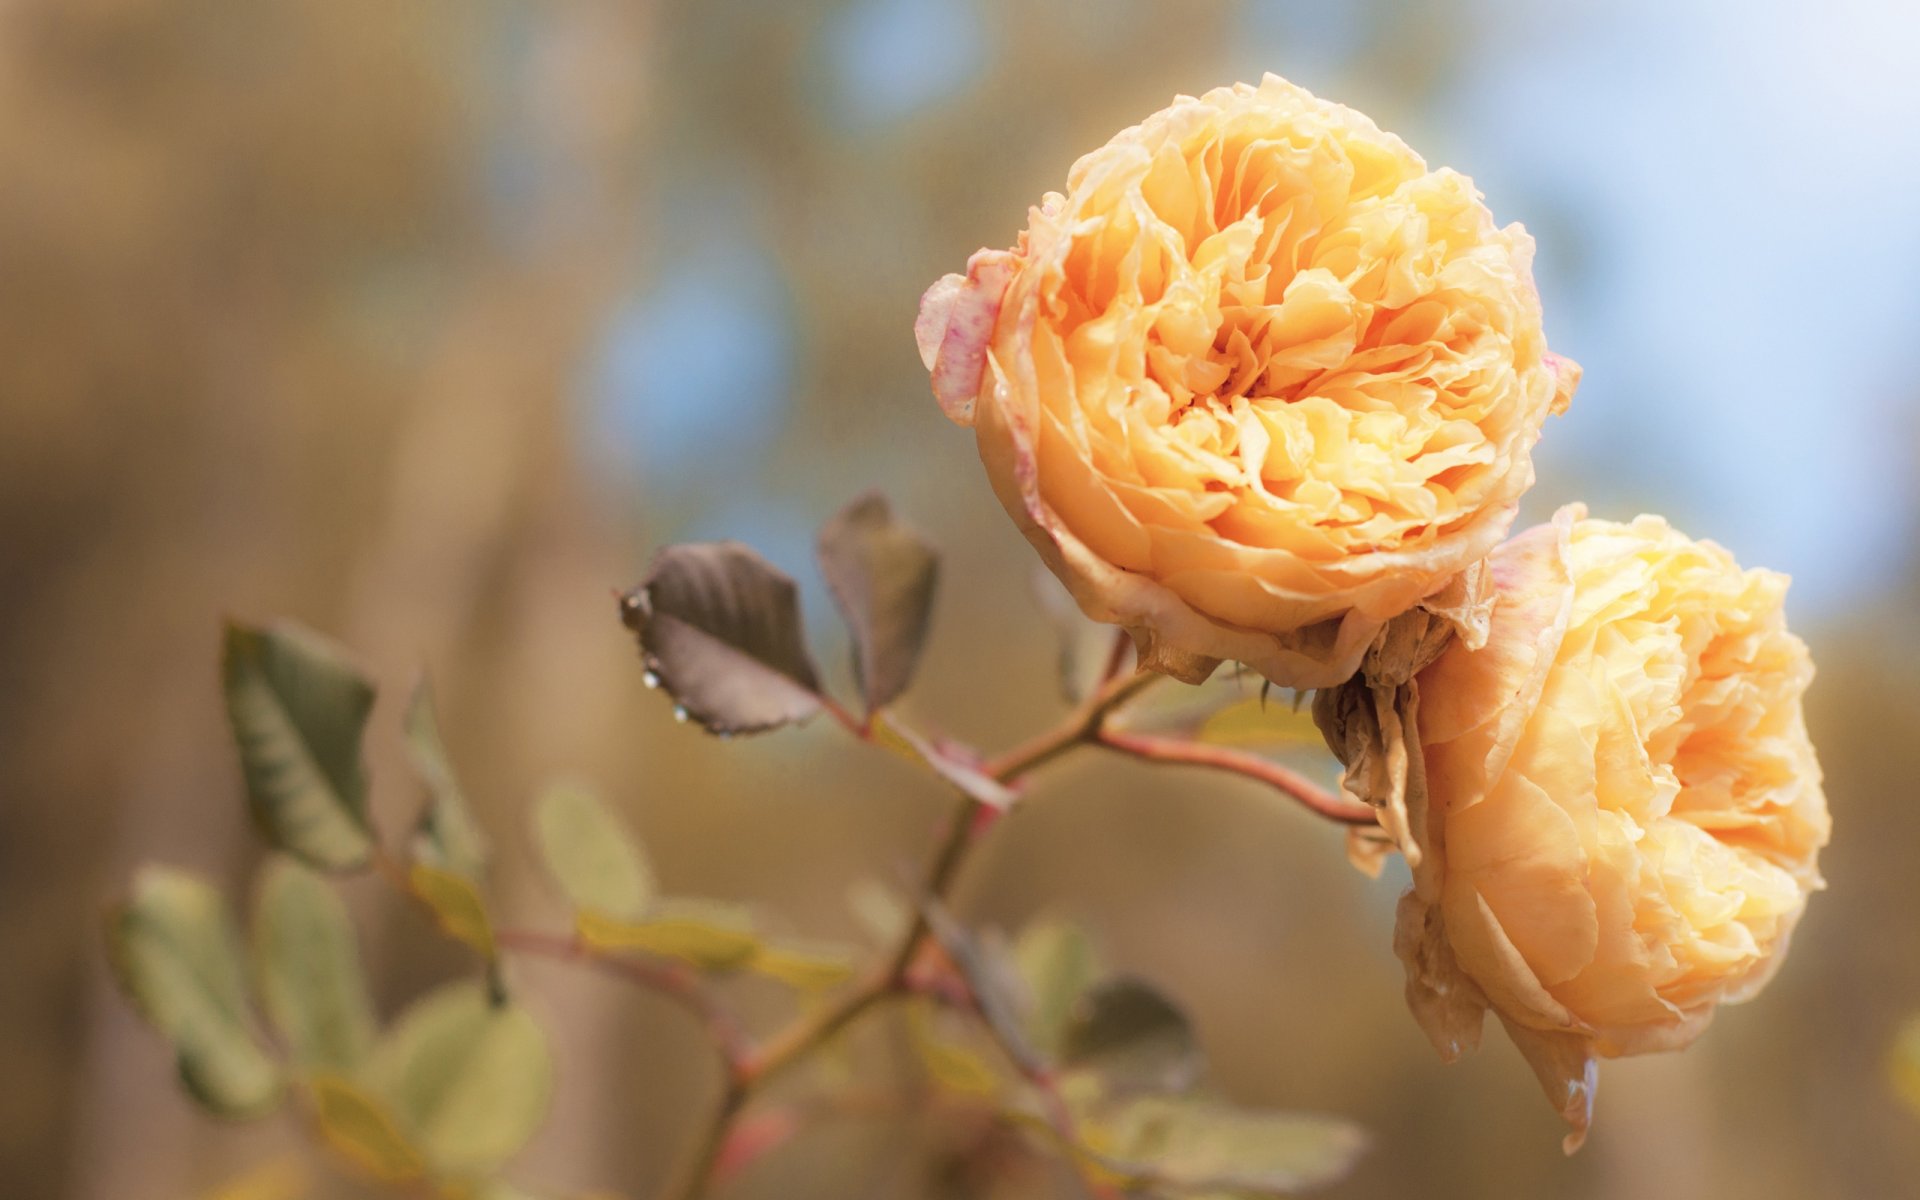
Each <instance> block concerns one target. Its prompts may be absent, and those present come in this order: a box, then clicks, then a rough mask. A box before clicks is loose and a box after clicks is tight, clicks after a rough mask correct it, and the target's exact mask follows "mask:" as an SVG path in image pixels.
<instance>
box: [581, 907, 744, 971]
mask: <svg viewBox="0 0 1920 1200" xmlns="http://www.w3.org/2000/svg"><path fill="white" fill-rule="evenodd" d="M576 927H577V928H578V930H579V933H580V937H581V939H582V940H583V941H585V942H586V943H587V944H588V945H590V946H594V947H596V948H598V949H602V950H642V951H645V952H646V953H648V954H658V955H660V956H662V957H665V958H677V959H680V960H681V961H683V962H686V963H690V964H692V965H693V966H695V967H698V968H700V969H701V970H703V971H731V970H735V969H738V968H740V967H745V966H748V965H749V964H750V963H751V962H752V961H753V959H754V958H755V956H756V955H758V954H759V953H760V938H759V935H758V934H756V933H754V931H753V921H752V919H751V917H750V916H749V915H748V914H747V912H746V910H745V909H742V908H739V907H738V906H735V905H730V904H720V903H716V902H713V901H705V900H669V901H666V902H664V903H662V904H660V905H658V906H656V907H655V909H654V910H653V912H652V913H651V914H650V915H649V916H647V917H646V918H645V919H644V920H639V921H622V920H616V919H613V918H609V917H606V916H603V915H602V914H600V913H598V912H595V911H593V910H591V909H589V910H585V911H582V912H581V913H580V915H579V918H578V922H577V926H576Z"/></svg>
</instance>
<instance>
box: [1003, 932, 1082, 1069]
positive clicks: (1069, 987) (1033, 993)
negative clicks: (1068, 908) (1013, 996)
mask: <svg viewBox="0 0 1920 1200" xmlns="http://www.w3.org/2000/svg"><path fill="white" fill-rule="evenodd" d="M1013 960H1014V966H1015V967H1016V968H1017V969H1018V971H1019V973H1020V977H1021V979H1022V980H1024V981H1025V983H1026V987H1027V995H1028V997H1029V999H1030V1000H1031V1002H1032V1003H1031V1004H1030V1006H1029V1011H1028V1014H1027V1031H1028V1034H1029V1036H1031V1037H1032V1039H1033V1044H1034V1046H1035V1048H1036V1049H1038V1050H1039V1051H1040V1053H1041V1054H1043V1055H1046V1056H1048V1057H1055V1056H1057V1055H1059V1053H1060V1048H1061V1043H1062V1040H1063V1039H1064V1038H1065V1036H1066V1031H1067V1024H1068V1022H1069V1021H1070V1020H1071V1019H1072V1016H1073V1012H1074V1005H1075V1003H1076V1002H1078V1001H1079V999H1080V997H1081V996H1082V995H1083V994H1084V993H1085V992H1086V991H1087V989H1088V988H1089V987H1090V986H1092V984H1093V981H1094V980H1095V979H1096V978H1097V977H1098V976H1099V975H1100V972H1101V968H1100V959H1099V955H1098V953H1097V952H1096V951H1095V949H1094V945H1093V940H1092V939H1091V938H1089V937H1088V936H1087V931H1086V930H1085V929H1082V928H1081V927H1080V926H1079V925H1077V924H1075V923H1073V922H1071V921H1064V920H1050V921H1035V922H1033V923H1032V924H1030V925H1028V926H1027V927H1026V928H1025V929H1023V930H1021V931H1020V937H1019V939H1018V940H1017V941H1015V942H1014V946H1013Z"/></svg>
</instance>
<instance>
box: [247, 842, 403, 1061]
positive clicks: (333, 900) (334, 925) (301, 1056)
mask: <svg viewBox="0 0 1920 1200" xmlns="http://www.w3.org/2000/svg"><path fill="white" fill-rule="evenodd" d="M253 962H254V974H255V977H256V978H257V980H258V983H259V989H260V1000H261V1005H262V1007H264V1008H265V1009H266V1013H267V1017H268V1019H269V1020H270V1021H272V1023H273V1027H274V1029H275V1031H276V1032H278V1033H279V1035H280V1039H281V1040H282V1041H283V1042H285V1043H286V1045H287V1048H288V1049H289V1051H291V1053H292V1055H293V1061H294V1062H295V1063H296V1064H297V1065H298V1066H300V1067H302V1068H305V1069H307V1070H310V1071H311V1070H327V1071H336V1072H350V1071H352V1070H354V1069H355V1068H356V1067H358V1066H359V1065H360V1063H361V1061H362V1060H363V1059H364V1058H365V1057H366V1055H367V1051H368V1049H369V1048H371V1047H372V1045H373V1036H374V1029H375V1021H374V1015H373V1000H372V998H371V997H370V996H369V995H368V993H367V983H366V978H365V977H364V976H363V975H362V973H361V970H360V947H359V942H358V940H357V939H356V937H355V935H354V930H353V922H352V921H351V920H350V919H349V918H348V916H347V909H346V905H344V904H342V903H341V902H340V897H339V896H337V895H335V894H334V891H333V888H332V887H330V886H329V885H328V884H327V882H326V881H325V880H323V879H322V878H321V877H320V876H318V875H316V874H315V873H314V872H313V871H312V870H310V869H308V868H307V867H304V866H302V865H300V864H299V863H297V862H294V861H293V860H291V859H286V858H277V859H275V860H273V861H271V862H269V863H268V864H267V868H266V871H265V873H264V874H263V875H262V876H261V879H260V886H259V891H258V894H257V895H256V896H255V898H254V909H253Z"/></svg>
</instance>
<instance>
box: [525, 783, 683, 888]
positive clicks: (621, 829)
mask: <svg viewBox="0 0 1920 1200" xmlns="http://www.w3.org/2000/svg"><path fill="white" fill-rule="evenodd" d="M533 819H534V833H535V836H536V837H537V838H538V839H539V842H540V853H541V856H542V857H543V858H544V859H545V860H546V864H547V871H548V872H549V873H550V874H551V875H552V876H553V879H554V882H555V883H558V884H559V885H560V890H561V891H563V892H565V893H566V896H567V899H568V900H570V901H572V902H573V906H574V907H575V908H577V909H580V910H582V911H592V912H597V913H599V914H601V915H603V916H607V917H615V918H619V919H622V920H633V919H637V918H639V917H641V916H644V915H645V914H646V911H647V909H648V908H649V907H650V906H651V905H652V904H653V900H654V882H653V869H652V868H651V867H650V866H648V864H647V859H646V855H645V853H644V852H643V851H642V850H641V849H640V844H639V843H638V842H637V841H635V840H634V837H633V835H632V834H631V833H630V832H628V830H627V826H626V823H625V822H623V821H621V820H620V819H619V818H618V817H616V816H614V815H613V812H612V811H611V810H610V809H608V808H607V806H606V805H605V804H604V803H602V802H601V800H600V798H599V797H598V796H596V795H594V794H593V793H592V792H589V791H585V790H583V789H581V788H577V787H557V788H553V789H550V790H549V791H548V792H547V793H546V794H545V795H544V796H542V797H541V798H540V802H539V804H538V805H537V806H536V807H535V808H534V813H533Z"/></svg>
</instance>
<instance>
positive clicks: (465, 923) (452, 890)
mask: <svg viewBox="0 0 1920 1200" xmlns="http://www.w3.org/2000/svg"><path fill="white" fill-rule="evenodd" d="M407 885H408V886H409V887H410V888H411V889H412V890H413V894H414V895H415V896H416V897H418V898H419V900H420V902H421V903H422V904H425V905H426V906H427V908H428V910H429V911H431V912H432V913H433V919H434V923H435V924H437V925H439V926H440V932H442V933H444V934H446V935H447V936H448V937H450V938H453V939H454V940H455V941H460V942H465V943H466V944H467V945H469V946H471V947H473V948H474V949H475V950H477V951H479V952H480V954H481V956H482V957H484V958H487V959H489V960H491V959H492V958H494V957H495V952H496V950H497V947H496V946H495V945H494V940H493V922H492V920H491V919H490V918H489V917H488V916H487V905H486V901H485V900H484V899H482V898H481V895H480V889H479V888H477V887H475V886H474V885H473V880H471V879H469V878H468V877H467V876H465V875H457V874H455V873H454V872H452V871H442V870H440V869H439V868H438V867H431V866H428V865H427V864H426V863H415V864H413V869H412V870H410V871H408V872H407Z"/></svg>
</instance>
